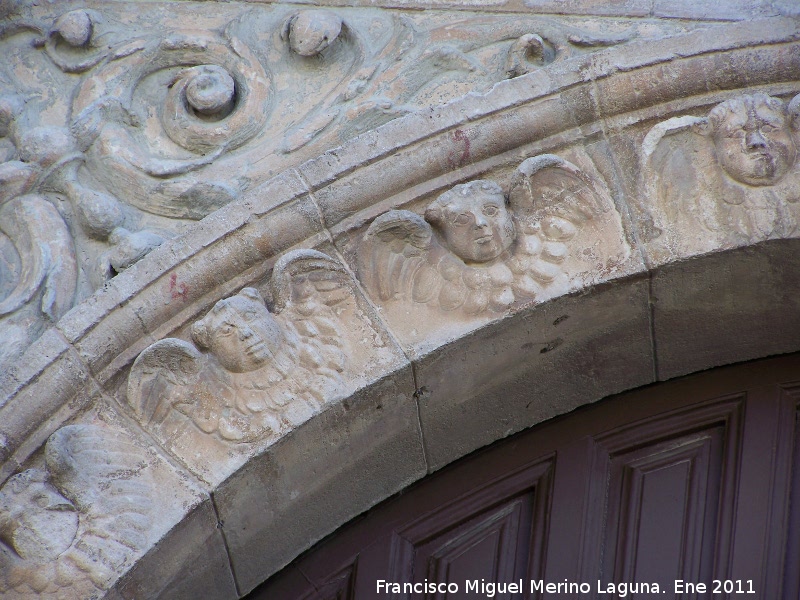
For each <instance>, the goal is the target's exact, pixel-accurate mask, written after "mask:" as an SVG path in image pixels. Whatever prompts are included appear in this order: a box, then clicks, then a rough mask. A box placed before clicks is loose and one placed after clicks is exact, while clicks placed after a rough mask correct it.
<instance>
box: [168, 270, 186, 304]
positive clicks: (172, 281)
mask: <svg viewBox="0 0 800 600" xmlns="http://www.w3.org/2000/svg"><path fill="white" fill-rule="evenodd" d="M169 294H170V298H172V299H173V300H177V299H178V298H180V299H181V300H186V298H187V297H188V296H189V288H188V287H186V284H185V283H180V284H179V283H178V274H177V273H172V274H171V275H170V276H169Z"/></svg>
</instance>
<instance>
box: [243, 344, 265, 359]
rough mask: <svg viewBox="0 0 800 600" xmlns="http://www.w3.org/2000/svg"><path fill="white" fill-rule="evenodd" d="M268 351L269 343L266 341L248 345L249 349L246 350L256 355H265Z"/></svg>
mask: <svg viewBox="0 0 800 600" xmlns="http://www.w3.org/2000/svg"><path fill="white" fill-rule="evenodd" d="M266 351H267V345H266V344H265V343H264V342H256V343H255V344H251V345H250V346H248V347H247V350H245V352H247V354H251V355H254V356H263V355H264V354H266Z"/></svg>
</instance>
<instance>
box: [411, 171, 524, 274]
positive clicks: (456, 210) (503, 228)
mask: <svg viewBox="0 0 800 600" xmlns="http://www.w3.org/2000/svg"><path fill="white" fill-rule="evenodd" d="M425 220H426V221H428V223H430V224H431V225H433V226H434V227H435V228H436V229H438V230H439V231H440V232H441V233H442V235H443V236H444V239H445V242H446V244H447V246H448V248H450V250H451V251H452V252H454V253H455V254H456V255H458V256H459V257H460V258H461V259H462V260H464V261H465V262H475V263H484V262H488V261H491V260H494V259H495V258H497V257H498V256H500V255H501V254H502V253H503V252H505V251H506V250H507V249H508V248H509V247H510V246H511V244H512V243H513V242H514V237H515V230H514V222H513V221H512V219H511V215H510V214H509V212H508V209H507V208H506V199H505V195H504V194H503V190H502V189H501V188H500V186H499V185H497V184H496V183H494V182H493V181H485V180H477V181H470V182H469V183H464V184H461V185H457V186H455V187H454V188H453V189H452V190H450V191H448V192H445V193H444V194H442V195H441V196H439V197H438V198H437V199H436V200H434V201H433V202H432V203H431V204H430V206H428V208H427V210H426V211H425Z"/></svg>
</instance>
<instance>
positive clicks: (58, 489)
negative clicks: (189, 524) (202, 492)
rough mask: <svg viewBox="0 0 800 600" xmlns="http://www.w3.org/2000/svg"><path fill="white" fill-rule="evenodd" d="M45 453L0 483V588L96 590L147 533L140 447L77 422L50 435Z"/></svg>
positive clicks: (8, 592) (149, 507) (44, 593)
mask: <svg viewBox="0 0 800 600" xmlns="http://www.w3.org/2000/svg"><path fill="white" fill-rule="evenodd" d="M44 459H45V460H44V465H43V466H42V468H32V469H27V470H25V471H23V472H21V473H18V474H16V475H14V476H13V477H11V478H10V479H9V480H8V481H7V482H6V483H5V484H4V485H3V486H2V488H0V596H2V597H3V598H97V597H99V596H100V595H101V591H102V590H104V589H105V588H107V587H108V585H109V584H110V583H111V582H112V581H113V580H114V579H116V578H117V577H118V576H119V575H120V574H121V573H122V572H124V571H125V570H126V569H127V568H129V567H130V566H131V564H132V563H133V562H134V560H135V558H136V557H137V556H138V555H141V553H142V552H143V551H144V549H145V548H147V546H148V543H149V540H150V538H151V537H152V536H153V529H154V523H155V521H156V520H157V519H156V515H155V514H154V510H155V509H154V507H155V506H156V503H155V502H154V500H155V495H156V491H157V490H158V487H157V486H156V485H155V484H154V480H153V474H152V472H151V470H150V469H149V468H148V466H147V465H148V461H149V459H148V457H147V453H146V452H145V451H144V450H143V449H142V448H140V447H138V446H136V445H135V444H134V443H132V442H131V440H129V439H127V438H126V437H125V436H124V435H122V434H121V433H119V432H117V431H113V430H111V429H109V428H106V427H104V426H100V425H94V424H76V425H68V426H65V427H62V428H61V429H59V430H58V431H56V432H55V433H54V434H53V435H51V436H50V438H49V439H48V441H47V444H46V445H45V451H44Z"/></svg>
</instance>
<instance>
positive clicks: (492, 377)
mask: <svg viewBox="0 0 800 600" xmlns="http://www.w3.org/2000/svg"><path fill="white" fill-rule="evenodd" d="M649 312H650V311H649V306H648V281H647V279H646V278H641V277H635V278H632V279H629V280H625V281H620V282H615V283H614V284H612V285H605V286H599V287H597V288H595V290H593V291H592V292H591V293H583V294H577V295H572V296H569V295H568V296H564V297H561V298H558V299H555V300H551V301H549V302H546V303H544V304H542V305H539V306H537V307H536V308H534V309H529V310H527V311H521V312H519V313H517V314H515V315H513V316H510V317H507V318H506V319H504V320H501V321H497V322H494V323H492V324H491V325H488V326H486V327H484V328H482V329H479V330H477V331H475V332H473V333H471V334H469V335H467V336H464V337H462V338H461V339H459V340H456V341H453V342H451V343H449V344H447V345H444V346H443V347H441V348H440V349H438V350H436V351H433V352H431V353H430V354H428V355H427V356H424V357H422V358H420V359H419V360H417V361H415V372H416V374H417V385H418V386H419V388H418V390H417V394H418V398H419V405H420V421H421V422H422V432H423V436H424V439H425V450H426V456H427V458H428V465H429V468H430V469H431V470H435V469H438V468H441V467H443V466H444V465H446V464H448V463H449V462H451V461H452V460H453V459H454V458H455V457H457V456H463V455H465V454H467V453H469V452H471V451H472V450H475V449H477V448H480V447H482V446H484V445H486V444H487V443H489V442H490V441H493V440H496V439H500V438H503V437H506V436H508V435H511V434H512V433H515V432H517V431H519V430H520V429H523V428H525V427H529V426H531V425H534V424H535V423H539V422H541V421H544V420H546V419H549V418H552V417H554V416H556V415H559V414H564V413H566V412H569V411H570V410H572V409H574V408H576V407H577V406H579V405H581V404H586V403H588V402H592V401H594V400H599V399H600V398H603V397H605V396H608V395H611V394H613V393H616V392H619V391H622V390H626V389H630V388H633V387H637V386H641V385H645V384H647V383H650V382H652V381H653V380H654V376H655V374H654V368H653V353H652V345H651V341H650V314H649Z"/></svg>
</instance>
